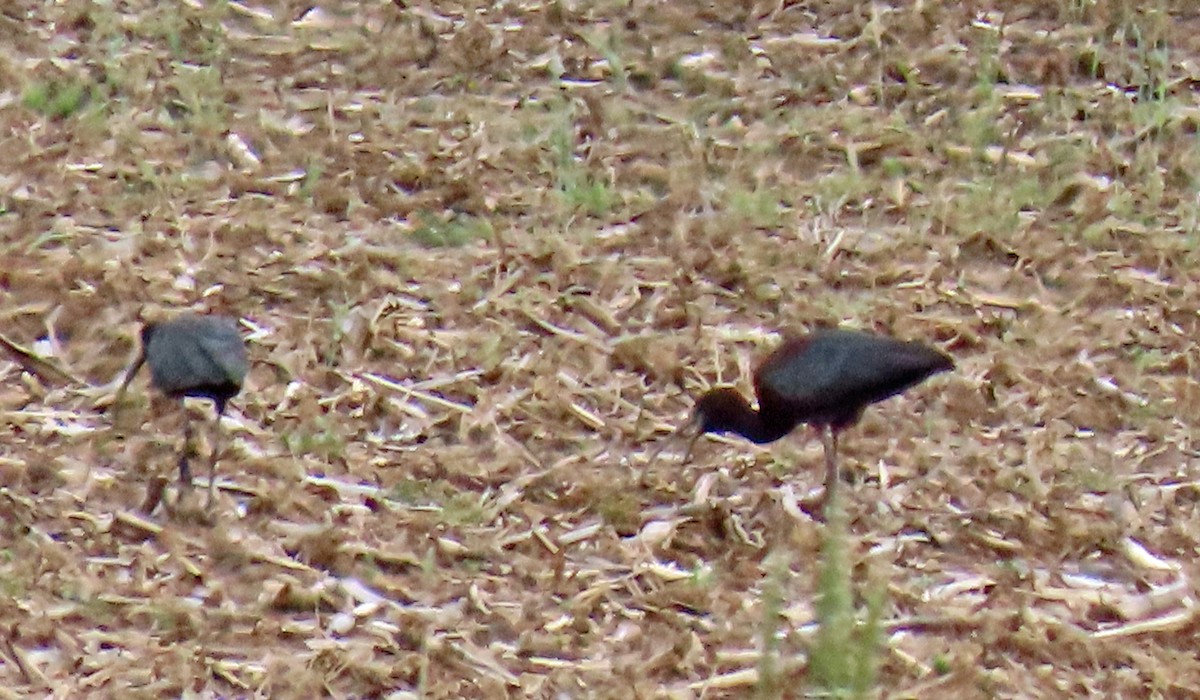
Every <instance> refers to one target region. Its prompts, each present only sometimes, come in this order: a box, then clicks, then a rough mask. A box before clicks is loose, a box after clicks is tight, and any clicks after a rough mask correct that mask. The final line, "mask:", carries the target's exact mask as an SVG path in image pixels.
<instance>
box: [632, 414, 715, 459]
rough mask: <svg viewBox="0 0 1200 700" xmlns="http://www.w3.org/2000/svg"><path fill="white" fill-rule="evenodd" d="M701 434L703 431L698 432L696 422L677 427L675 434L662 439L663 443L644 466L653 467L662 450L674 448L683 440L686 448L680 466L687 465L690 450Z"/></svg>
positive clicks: (690, 453) (698, 425)
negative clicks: (685, 442)
mask: <svg viewBox="0 0 1200 700" xmlns="http://www.w3.org/2000/svg"><path fill="white" fill-rule="evenodd" d="M703 434H704V431H702V430H700V423H699V422H698V421H695V420H691V421H688V422H687V423H686V424H684V425H681V426H679V428H677V429H676V430H675V432H673V433H671V434H670V435H668V436H666V437H665V438H663V441H662V443H660V444H659V446H658V449H656V450H654V452H653V453H652V454H651V455H650V459H648V460H647V461H646V466H647V467H649V466H651V465H653V464H654V463H655V462H657V461H658V458H659V456H660V455H662V453H663V451H664V450H666V449H667V448H671V447H674V446H676V445H678V444H680V442H682V441H684V440H686V441H687V447H686V448H684V451H683V461H682V462H681V464H687V463H688V462H689V461H690V460H691V458H692V448H693V447H695V446H696V441H697V440H699V439H700V436H701V435H703Z"/></svg>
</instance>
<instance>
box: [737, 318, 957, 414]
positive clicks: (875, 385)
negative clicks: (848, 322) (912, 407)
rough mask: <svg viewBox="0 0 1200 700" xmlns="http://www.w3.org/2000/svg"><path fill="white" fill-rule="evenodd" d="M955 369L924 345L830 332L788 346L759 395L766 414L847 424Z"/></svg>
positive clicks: (761, 382)
mask: <svg viewBox="0 0 1200 700" xmlns="http://www.w3.org/2000/svg"><path fill="white" fill-rule="evenodd" d="M951 366H952V363H951V361H950V359H949V358H948V357H946V356H945V355H943V354H942V353H940V352H938V351H937V350H934V349H933V348H930V347H927V346H925V345H921V344H920V343H913V342H904V341H900V340H895V339H893V338H886V337H882V336H876V335H871V334H868V333H862V332H858V331H848V330H830V331H822V332H818V333H815V334H813V335H811V336H808V337H806V338H799V339H793V340H789V341H787V342H785V343H784V345H783V346H781V347H780V348H779V349H778V350H776V351H775V353H773V354H772V355H771V356H770V357H768V358H767V360H766V361H765V362H764V363H763V365H762V366H761V367H760V368H759V371H758V373H757V375H756V376H757V380H756V382H755V389H756V390H757V391H758V395H759V401H760V403H761V404H762V405H763V407H764V408H767V407H773V406H778V407H781V408H783V407H786V409H787V410H790V411H791V412H792V415H794V416H796V417H797V418H798V419H799V420H800V421H804V422H814V423H835V424H836V423H845V422H853V420H854V419H855V418H856V417H857V416H858V414H859V413H860V412H861V411H862V409H863V408H864V407H865V406H867V405H868V404H871V403H875V402H876V401H882V400H883V399H886V398H888V397H890V396H894V395H896V394H898V393H900V392H902V391H904V390H905V389H907V388H909V387H911V386H913V385H914V384H917V383H918V382H920V381H921V380H923V379H925V378H926V377H928V376H929V375H931V374H934V373H936V372H940V371H943V370H947V369H949V368H950V367H951Z"/></svg>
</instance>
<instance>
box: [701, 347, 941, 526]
mask: <svg viewBox="0 0 1200 700" xmlns="http://www.w3.org/2000/svg"><path fill="white" fill-rule="evenodd" d="M953 368H954V361H953V360H951V359H950V357H949V356H947V355H946V354H945V353H943V352H941V351H940V350H936V349H934V348H931V347H929V346H928V345H924V344H922V343H919V342H916V341H903V340H897V339H895V338H889V337H886V336H880V335H875V334H872V333H865V332H863V331H854V330H846V329H840V328H834V329H825V330H818V331H815V332H813V333H811V334H809V335H806V336H800V337H794V336H793V337H787V338H786V339H785V341H784V343H783V344H782V345H781V346H780V347H779V348H777V349H776V350H775V351H774V352H772V353H771V354H770V355H768V356H767V358H766V359H765V360H764V361H763V362H762V364H761V365H759V366H758V369H756V370H755V371H754V393H755V394H757V395H758V410H757V411H755V410H754V409H753V408H751V407H750V404H749V403H748V402H747V401H746V398H745V397H744V396H742V395H741V394H740V393H739V392H738V391H737V390H736V389H733V388H731V387H721V388H717V389H713V390H711V391H709V392H708V393H706V394H704V395H703V396H701V397H700V400H699V401H698V402H697V403H696V412H695V417H694V421H693V422H694V425H695V426H696V427H697V428H698V431H697V433H696V435H695V437H693V438H692V442H691V443H690V444H689V445H688V450H687V452H688V454H689V455H690V454H691V449H692V446H693V445H695V442H696V440H697V439H699V437H700V436H701V435H703V434H704V433H722V432H729V433H737V434H738V435H741V436H743V437H745V438H747V439H749V440H751V441H753V442H756V443H766V442H773V441H775V440H778V439H779V438H781V437H783V436H784V435H787V434H788V433H790V432H791V431H792V429H793V428H795V427H796V426H797V425H799V424H801V423H808V424H810V425H812V426H813V427H815V428H817V429H819V430H820V431H821V437H822V442H823V443H824V448H825V495H824V497H823V498H824V501H825V502H826V503H828V502H829V500H830V496H831V494H832V493H833V490H834V488H835V486H836V484H837V481H838V471H837V470H838V468H837V440H838V433H840V432H841V431H842V430H845V429H846V428H848V427H850V426H851V425H854V424H855V423H857V422H858V419H859V418H860V417H861V416H862V413H863V410H864V409H866V407H867V406H869V405H870V404H873V403H875V402H877V401H883V400H884V399H886V398H889V397H892V396H895V395H896V394H899V393H900V392H902V391H904V390H905V389H908V388H909V387H911V386H914V385H916V384H918V383H920V382H921V381H923V380H924V379H926V378H927V377H929V376H930V375H933V374H937V373H938V372H945V371H947V370H950V369H953ZM685 459H686V458H685Z"/></svg>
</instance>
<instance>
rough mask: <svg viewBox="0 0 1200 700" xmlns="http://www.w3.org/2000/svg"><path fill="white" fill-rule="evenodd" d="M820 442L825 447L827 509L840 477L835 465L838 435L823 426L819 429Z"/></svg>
mask: <svg viewBox="0 0 1200 700" xmlns="http://www.w3.org/2000/svg"><path fill="white" fill-rule="evenodd" d="M821 442H822V443H823V444H824V446H825V497H824V501H825V507H826V508H828V507H829V502H830V501H832V500H833V496H834V493H835V492H836V491H837V487H838V482H839V481H841V477H840V476H839V475H838V463H837V443H838V434H837V431H836V430H834V429H833V428H832V427H830V426H825V427H824V428H822V429H821Z"/></svg>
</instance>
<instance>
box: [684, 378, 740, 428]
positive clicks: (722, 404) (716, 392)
mask: <svg viewBox="0 0 1200 700" xmlns="http://www.w3.org/2000/svg"><path fill="white" fill-rule="evenodd" d="M749 411H751V409H750V404H749V403H747V402H746V397H744V396H742V394H741V392H739V391H738V390H737V389H734V388H733V387H728V386H726V387H719V388H717V389H713V390H711V391H709V392H707V393H705V394H704V395H703V396H701V397H700V400H699V401H697V402H696V410H695V412H694V413H693V414H692V424H693V425H695V426H696V428H697V429H698V431H699V432H700V433H721V432H726V431H730V430H734V429H735V428H737V427H738V426H739V425H741V423H742V417H743V416H745V415H746V413H747V412H749Z"/></svg>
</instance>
